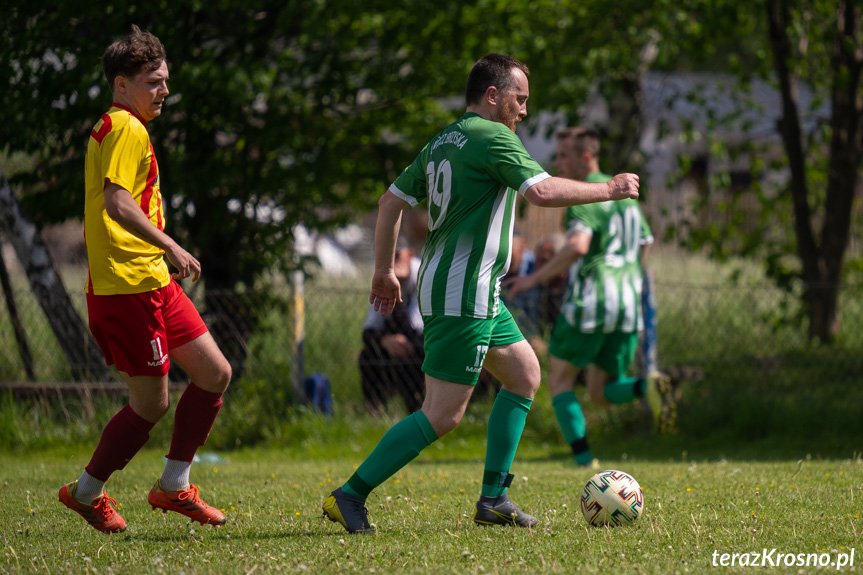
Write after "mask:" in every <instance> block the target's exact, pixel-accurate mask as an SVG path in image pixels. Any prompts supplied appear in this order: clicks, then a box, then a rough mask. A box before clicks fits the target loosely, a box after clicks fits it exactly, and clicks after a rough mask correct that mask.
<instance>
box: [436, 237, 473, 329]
mask: <svg viewBox="0 0 863 575" xmlns="http://www.w3.org/2000/svg"><path fill="white" fill-rule="evenodd" d="M471 232H472V230H471ZM471 248H473V236H472V235H468V234H462V235H460V236H459V237H458V243H457V244H456V246H455V252H454V253H453V255H452V263H450V265H449V275H448V276H447V278H446V300H445V302H444V310H443V314H444V315H461V299H462V294H463V292H464V280H465V273H466V271H467V264H468V261H469V260H470V252H471Z"/></svg>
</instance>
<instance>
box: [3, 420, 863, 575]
mask: <svg viewBox="0 0 863 575" xmlns="http://www.w3.org/2000/svg"><path fill="white" fill-rule="evenodd" d="M458 434H459V430H456V431H455V432H453V435H451V436H448V437H445V438H443V439H442V440H441V442H442V444H443V445H442V447H440V448H437V447H435V446H432V447H431V448H430V449H428V450H427V451H426V452H424V453H423V454H422V455H421V456H420V458H419V459H418V460H416V461H415V462H413V463H411V464H410V465H409V466H408V467H406V468H405V469H403V470H402V471H401V472H400V473H398V474H397V475H396V476H395V477H394V478H392V479H391V480H390V481H388V482H387V483H385V484H384V485H383V486H381V487H380V488H379V489H378V490H376V491H375V492H374V493H373V494H372V496H371V497H370V499H369V501H368V506H369V509H370V518H371V520H372V522H373V523H375V524H376V526H377V528H378V535H376V536H350V535H348V534H346V533H345V532H344V531H343V530H342V529H341V527H339V526H338V525H336V524H333V523H330V522H329V521H326V520H324V519H323V518H321V516H320V505H321V503H322V501H323V498H324V497H325V496H326V495H327V494H328V493H329V491H330V490H332V489H334V488H335V487H337V486H338V485H340V484H341V482H342V481H343V480H344V479H345V478H346V477H347V476H348V475H349V474H350V473H351V472H352V471H353V469H354V467H355V465H356V464H357V463H358V462H359V461H360V459H361V455H360V454H358V453H356V452H355V451H354V450H353V449H351V447H350V445H338V444H336V443H335V442H333V443H332V444H331V445H330V450H329V452H328V453H327V454H326V455H325V456H321V457H310V456H308V455H306V456H302V455H301V454H299V453H298V452H297V451H296V450H288V451H264V450H254V451H248V450H240V451H237V452H233V453H227V454H223V455H225V457H226V459H227V463H225V464H219V465H217V466H214V465H212V464H198V465H196V466H195V468H194V469H193V481H195V482H196V483H198V484H199V485H200V486H201V488H202V493H203V495H204V496H205V498H206V499H207V500H209V501H210V502H211V503H213V504H215V505H217V506H219V507H222V508H223V509H225V511H226V512H227V514H228V516H229V519H228V523H227V524H226V525H225V526H224V527H222V528H218V529H215V528H211V527H209V526H207V527H202V526H199V525H197V524H189V523H188V522H187V521H186V520H185V518H182V517H180V516H178V515H175V514H168V515H164V514H162V513H157V512H154V511H152V510H151V509H150V507H149V506H148V505H147V504H146V492H147V490H148V489H149V488H150V486H151V484H152V483H153V481H154V480H155V479H156V477H157V476H158V473H159V471H160V468H161V451H145V452H142V453H141V454H139V456H138V457H136V458H135V459H134V460H133V461H132V463H130V464H129V466H128V467H127V468H126V469H125V470H123V471H121V472H118V473H117V474H115V476H114V478H113V479H112V480H111V482H110V483H109V493H110V494H111V495H112V496H113V497H115V498H116V499H117V500H118V501H119V502H120V504H121V507H120V510H121V513H122V514H123V515H124V517H125V518H126V520H127V522H128V524H129V528H128V529H127V531H126V532H124V533H122V534H118V535H113V536H106V535H103V534H100V533H98V532H96V531H95V530H93V529H92V528H91V527H89V526H87V525H86V523H85V522H84V521H83V519H81V518H80V517H78V516H77V515H75V514H74V513H72V512H71V511H68V510H66V509H65V508H63V507H62V505H61V504H60V503H58V502H57V495H56V492H57V489H58V488H59V487H60V486H61V485H62V484H63V483H65V482H67V481H70V480H72V479H74V478H75V477H76V476H77V475H78V474H79V473H80V469H81V465H82V464H83V463H85V462H86V459H87V457H88V455H89V452H88V450H83V449H81V450H76V449H72V450H64V451H62V452H60V451H55V452H42V453H39V454H38V455H34V456H32V457H27V458H21V457H12V456H9V455H0V513H2V516H3V518H4V520H3V522H2V527H0V532H2V539H3V547H4V550H3V552H2V555H0V571H2V572H8V573H29V572H49V573H58V572H69V573H87V572H92V573H130V572H135V573H252V572H255V573H272V572H286V573H334V572H345V573H372V572H374V573H503V572H514V573H573V572H576V571H578V572H584V573H609V572H615V573H675V572H680V573H684V572H689V573H701V572H707V571H709V570H710V569H712V568H713V567H712V566H711V562H712V561H713V558H712V556H713V553H714V551H716V552H718V553H719V554H722V553H748V552H753V551H758V552H760V551H762V550H763V549H767V550H770V549H773V548H776V549H777V552H780V553H794V554H797V553H819V554H820V553H831V554H832V556H831V559H833V560H835V559H836V557H837V554H838V553H848V552H850V549H851V548H854V547H855V545H856V544H857V542H859V541H860V535H861V533H863V523H861V519H860V515H861V504H860V503H861V501H863V489H861V485H863V465H861V461H860V460H859V459H856V460H855V459H851V458H850V454H849V458H848V459H844V460H827V461H818V460H815V459H813V460H805V459H804V460H803V461H801V462H799V463H798V462H797V461H793V460H792V461H778V462H770V463H765V462H754V461H738V460H729V461H726V460H711V459H703V460H702V459H701V458H699V457H698V455H697V454H696V453H692V452H690V453H689V454H688V458H687V460H686V461H683V460H681V459H680V458H677V459H676V460H665V461H657V460H652V459H649V458H642V457H638V456H635V455H633V454H632V453H630V454H629V456H628V457H627V459H626V460H611V461H608V462H607V466H608V467H611V468H621V469H624V470H626V471H628V472H630V473H631V474H633V475H634V476H635V477H636V478H637V479H638V480H639V482H640V484H641V486H642V488H643V490H644V494H645V510H644V513H643V514H642V517H641V518H640V519H639V520H638V522H637V523H636V524H635V525H634V526H632V527H627V528H619V529H612V530H609V529H595V528H591V527H589V526H588V525H587V524H586V522H584V520H583V519H582V518H581V516H580V512H579V510H578V501H579V495H580V490H581V487H582V486H583V484H584V482H585V481H586V480H587V479H588V478H589V477H590V475H591V474H592V472H590V471H587V470H583V469H577V468H574V467H572V466H571V464H570V463H569V461H568V458H567V457H566V456H565V454H563V455H561V454H560V453H555V452H554V451H552V453H549V452H548V451H547V450H545V449H543V448H542V446H541V445H538V444H536V443H535V442H532V441H530V440H526V441H525V442H524V443H523V446H522V449H521V453H520V455H519V457H518V458H517V460H516V464H515V466H514V469H513V471H514V472H515V473H516V476H517V480H516V482H515V484H514V486H513V488H512V489H511V491H510V492H511V495H512V498H513V500H514V501H516V502H517V503H519V505H520V506H522V507H523V508H524V509H525V510H526V511H528V512H530V513H532V514H534V515H535V516H537V517H538V518H539V519H540V520H541V523H540V525H539V527H537V528H535V529H533V530H525V529H513V528H481V527H478V526H475V525H473V524H472V522H471V521H470V519H469V513H470V511H471V509H472V506H473V503H474V502H475V500H476V497H477V495H478V490H479V477H480V475H481V472H482V463H481V459H480V456H481V453H482V446H481V444H478V443H476V442H473V444H471V445H469V446H466V445H463V444H462V443H461V442H460V440H459V439H458ZM360 443H362V447H363V449H367V448H369V447H370V446H369V445H368V444H367V442H364V441H361V442H360ZM858 547H859V546H858ZM861 552H863V549H860V548H857V549H856V555H855V571H857V572H859V562H860V561H861V558H860V553H861ZM748 569H749V568H741V567H735V568H731V567H727V568H723V572H726V571H728V572H732V573H738V572H739V573H742V572H746V571H748ZM798 569H799V568H798V567H788V568H786V567H780V568H775V569H771V572H777V573H798ZM830 570H831V571H835V568H831V569H830ZM813 571H814V569H812V568H809V569H806V570H805V571H803V572H813ZM849 571H850V570H849V569H848V568H845V570H844V572H849Z"/></svg>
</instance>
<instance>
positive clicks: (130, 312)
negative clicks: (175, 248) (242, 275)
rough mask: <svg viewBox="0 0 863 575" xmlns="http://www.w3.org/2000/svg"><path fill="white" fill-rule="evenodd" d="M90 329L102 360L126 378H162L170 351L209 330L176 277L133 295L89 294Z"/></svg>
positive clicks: (167, 366) (168, 362) (88, 313)
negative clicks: (115, 367) (126, 376)
mask: <svg viewBox="0 0 863 575" xmlns="http://www.w3.org/2000/svg"><path fill="white" fill-rule="evenodd" d="M87 315H88V316H89V321H90V331H91V332H92V333H93V337H95V338H96V343H98V344H99V349H101V350H102V355H104V356H105V363H106V364H108V365H116V366H117V369H119V370H120V371H122V372H125V373H126V374H127V375H128V376H130V377H135V376H138V375H154V376H163V375H165V374H167V373H168V368H169V367H170V364H171V361H170V359H169V357H168V352H169V351H170V350H171V349H174V348H176V347H179V346H181V345H183V344H184V343H188V342H190V341H192V340H193V339H195V338H197V337H199V336H201V335H203V334H204V333H206V332H207V326H206V325H205V324H204V320H202V319H201V315H200V314H199V313H198V310H196V309H195V306H194V304H192V300H190V299H189V297H188V296H187V295H186V294H185V292H184V291H183V288H181V287H180V285H179V284H178V283H177V282H176V281H174V280H173V279H172V280H171V283H169V284H168V285H166V286H165V287H162V288H159V289H155V290H152V291H148V292H144V293H136V294H117V295H93V294H87Z"/></svg>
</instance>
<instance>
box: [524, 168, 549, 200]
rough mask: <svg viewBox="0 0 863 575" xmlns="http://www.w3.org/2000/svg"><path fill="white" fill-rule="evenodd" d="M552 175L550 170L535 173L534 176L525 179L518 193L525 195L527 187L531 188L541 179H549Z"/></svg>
mask: <svg viewBox="0 0 863 575" xmlns="http://www.w3.org/2000/svg"><path fill="white" fill-rule="evenodd" d="M550 177H551V174H549V173H548V172H543V173H541V174H537V175H535V176H534V177H532V178H528V179H526V180H525V181H524V183H522V184H521V186H519V188H518V193H519V194H521V195H522V196H523V195H524V193H525V192H526V191H527V189H528V188H530V187H531V186H532V185H534V184H538V183H540V182H541V181H543V180H547V179H548V178H550Z"/></svg>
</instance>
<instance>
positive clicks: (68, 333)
mask: <svg viewBox="0 0 863 575" xmlns="http://www.w3.org/2000/svg"><path fill="white" fill-rule="evenodd" d="M0 231H2V232H3V233H5V234H6V237H8V238H9V240H10V241H11V242H12V245H13V247H14V248H15V253H16V254H17V256H18V259H19V260H20V261H21V264H22V265H23V267H24V271H25V272H26V273H27V279H28V280H29V281H30V288H31V289H32V290H33V294H34V295H35V296H36V299H37V300H38V301H39V305H40V306H41V307H42V311H43V312H45V317H46V319H47V320H48V322H49V324H50V325H51V329H52V330H53V332H54V335H55V336H56V337H57V343H59V344H60V348H61V349H62V350H63V353H64V354H65V355H66V360H67V361H68V362H69V367H70V368H71V370H72V377H73V378H74V379H75V380H76V381H99V380H106V379H113V377H112V376H111V372H110V371H109V370H108V367H107V366H106V365H105V360H104V358H103V357H102V352H101V351H99V348H98V346H97V345H96V342H95V341H93V339H92V337H91V336H90V331H89V330H88V329H87V327H86V326H85V325H84V322H83V321H82V320H81V317H80V316H79V315H78V312H76V311H75V306H73V305H72V301H71V300H70V299H69V294H68V293H66V288H65V287H64V286H63V282H62V281H61V280H60V276H59V275H57V272H56V270H55V269H54V262H53V261H52V260H51V255H50V254H49V253H48V249H47V247H46V246H45V243H44V242H43V241H42V237H41V236H40V235H39V233H38V232H37V230H36V226H35V225H34V224H33V223H32V222H30V221H29V220H28V219H27V218H26V217H25V216H24V215H23V214H22V213H21V210H20V209H19V206H18V199H17V198H16V197H15V194H14V193H13V192H12V188H11V187H10V186H9V182H8V181H6V178H4V177H3V175H2V174H0Z"/></svg>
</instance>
